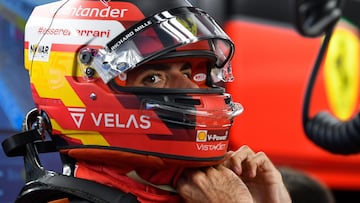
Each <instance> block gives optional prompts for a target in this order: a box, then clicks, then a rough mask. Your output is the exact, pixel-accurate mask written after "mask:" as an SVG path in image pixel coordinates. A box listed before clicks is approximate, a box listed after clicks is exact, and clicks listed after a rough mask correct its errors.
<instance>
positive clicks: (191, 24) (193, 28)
mask: <svg viewBox="0 0 360 203" xmlns="http://www.w3.org/2000/svg"><path fill="white" fill-rule="evenodd" d="M177 20H178V21H179V22H180V23H181V25H183V26H184V27H185V28H186V29H187V30H189V31H190V32H191V33H192V34H193V35H195V36H197V32H198V29H197V25H196V21H195V20H194V19H192V18H190V17H187V18H180V17H177Z"/></svg>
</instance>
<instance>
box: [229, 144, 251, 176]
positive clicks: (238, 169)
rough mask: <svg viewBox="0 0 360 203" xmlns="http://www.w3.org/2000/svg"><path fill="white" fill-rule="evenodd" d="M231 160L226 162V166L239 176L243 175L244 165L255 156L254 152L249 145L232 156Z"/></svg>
mask: <svg viewBox="0 0 360 203" xmlns="http://www.w3.org/2000/svg"><path fill="white" fill-rule="evenodd" d="M230 156H231V157H230V158H229V159H228V160H226V161H225V162H224V166H225V167H228V168H230V169H231V170H233V171H234V172H235V173H236V174H237V175H238V176H240V175H241V174H242V173H243V166H242V163H243V162H244V161H245V160H248V159H252V157H254V156H255V153H254V151H252V150H251V149H250V147H248V146H247V145H244V146H242V147H240V148H239V149H238V150H237V151H236V152H233V153H231V154H230Z"/></svg>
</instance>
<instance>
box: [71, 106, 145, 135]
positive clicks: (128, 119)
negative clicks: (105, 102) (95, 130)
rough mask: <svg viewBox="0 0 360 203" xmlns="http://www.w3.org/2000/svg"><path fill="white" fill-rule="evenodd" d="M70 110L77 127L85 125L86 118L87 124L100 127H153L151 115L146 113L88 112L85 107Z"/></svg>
mask: <svg viewBox="0 0 360 203" xmlns="http://www.w3.org/2000/svg"><path fill="white" fill-rule="evenodd" d="M68 111H69V113H70V115H71V118H72V119H73V121H74V123H75V125H76V127H77V128H81V127H82V126H83V123H84V120H85V119H84V118H87V120H86V126H96V127H99V128H126V129H129V128H134V129H143V130H146V129H149V128H150V127H151V122H150V117H149V116H146V115H135V114H120V113H112V112H109V113H104V112H86V109H85V108H68ZM89 122H90V123H89Z"/></svg>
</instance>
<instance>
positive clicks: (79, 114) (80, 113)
mask: <svg viewBox="0 0 360 203" xmlns="http://www.w3.org/2000/svg"><path fill="white" fill-rule="evenodd" d="M68 111H69V113H70V115H71V118H72V119H73V121H74V123H75V125H76V127H77V128H80V127H81V123H82V121H83V119H84V114H85V111H86V109H83V108H68Z"/></svg>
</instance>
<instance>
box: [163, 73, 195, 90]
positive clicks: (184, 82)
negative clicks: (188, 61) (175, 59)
mask: <svg viewBox="0 0 360 203" xmlns="http://www.w3.org/2000/svg"><path fill="white" fill-rule="evenodd" d="M169 87H170V88H190V89H195V88H199V86H198V85H197V84H195V83H194V82H193V81H192V80H191V79H190V78H189V77H187V76H186V75H184V74H183V73H181V72H179V73H176V74H172V77H171V78H170V80H169Z"/></svg>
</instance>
